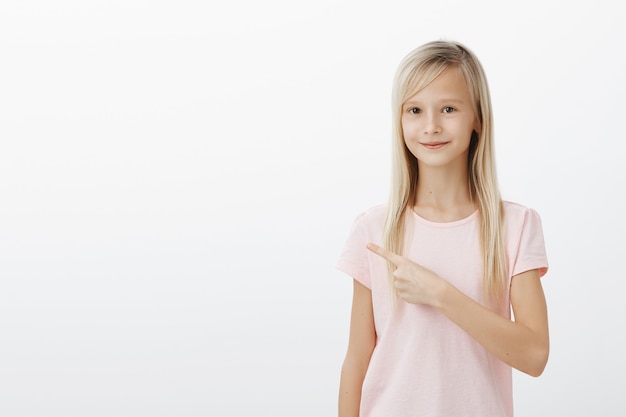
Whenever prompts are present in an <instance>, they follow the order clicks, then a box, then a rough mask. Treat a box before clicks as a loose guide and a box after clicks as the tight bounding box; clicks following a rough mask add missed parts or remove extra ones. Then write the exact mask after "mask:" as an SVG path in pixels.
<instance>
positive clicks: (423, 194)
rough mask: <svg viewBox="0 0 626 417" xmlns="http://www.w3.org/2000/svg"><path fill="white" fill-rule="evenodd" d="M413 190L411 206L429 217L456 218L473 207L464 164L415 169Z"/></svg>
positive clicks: (439, 219)
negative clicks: (417, 170) (415, 182)
mask: <svg viewBox="0 0 626 417" xmlns="http://www.w3.org/2000/svg"><path fill="white" fill-rule="evenodd" d="M416 191H417V193H416V199H415V200H416V201H415V204H414V207H413V209H414V210H415V212H417V213H418V214H420V215H421V216H423V217H425V218H427V219H429V220H433V221H454V220H459V219H462V218H465V217H467V216H468V215H470V214H471V213H473V212H474V211H475V210H476V204H475V203H474V201H472V198H471V196H470V190H469V182H468V177H467V169H466V167H464V166H458V167H457V168H453V167H450V166H446V167H424V168H423V169H419V176H418V181H417V190H416Z"/></svg>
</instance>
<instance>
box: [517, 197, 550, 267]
mask: <svg viewBox="0 0 626 417" xmlns="http://www.w3.org/2000/svg"><path fill="white" fill-rule="evenodd" d="M532 269H538V270H539V276H540V277H542V276H544V275H545V274H546V272H548V258H547V255H546V248H545V242H544V237H543V228H542V224H541V217H540V216H539V214H538V213H537V212H536V211H535V210H533V209H530V208H529V209H527V210H526V212H525V216H524V219H523V222H522V224H521V233H520V235H519V245H518V248H517V256H516V257H515V263H514V265H513V269H512V270H513V276H515V275H517V274H521V273H522V272H526V271H530V270H532Z"/></svg>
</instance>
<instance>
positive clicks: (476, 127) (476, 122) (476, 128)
mask: <svg viewBox="0 0 626 417" xmlns="http://www.w3.org/2000/svg"><path fill="white" fill-rule="evenodd" d="M472 127H473V129H474V132H476V136H477V137H480V120H478V118H475V119H474V125H473V126H472Z"/></svg>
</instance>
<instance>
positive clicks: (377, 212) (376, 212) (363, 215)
mask: <svg viewBox="0 0 626 417" xmlns="http://www.w3.org/2000/svg"><path fill="white" fill-rule="evenodd" d="M386 215H387V206H386V205H384V204H378V205H375V206H371V207H369V208H367V209H365V210H363V211H362V212H360V213H359V214H358V215H357V216H356V219H355V221H354V223H355V227H356V228H362V229H365V230H368V231H373V230H378V229H381V228H382V227H383V224H384V222H385V217H386Z"/></svg>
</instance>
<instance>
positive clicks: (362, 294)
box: [339, 280, 376, 417]
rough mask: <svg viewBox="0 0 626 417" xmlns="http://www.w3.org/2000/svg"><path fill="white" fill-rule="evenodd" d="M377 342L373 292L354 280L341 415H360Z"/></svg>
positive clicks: (341, 383) (342, 368)
mask: <svg viewBox="0 0 626 417" xmlns="http://www.w3.org/2000/svg"><path fill="white" fill-rule="evenodd" d="M375 345H376V330H375V328H374V314H373V311H372V292H371V291H370V290H369V289H368V288H367V287H365V286H364V285H363V284H361V283H359V282H358V281H356V280H354V291H353V298H352V313H351V318H350V339H349V341H348V351H347V353H346V357H345V359H344V361H343V366H342V367H341V380H340V383H339V417H358V416H359V407H360V404H361V388H362V386H363V378H364V377H365V372H366V371H367V367H368V366H369V361H370V357H371V356H372V351H373V350H374V346H375Z"/></svg>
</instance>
